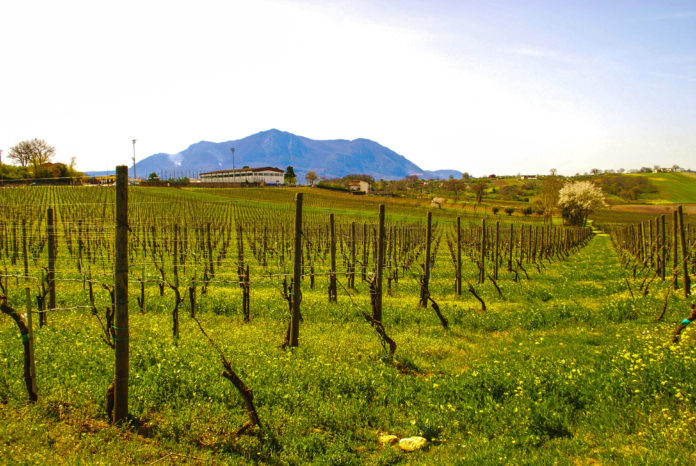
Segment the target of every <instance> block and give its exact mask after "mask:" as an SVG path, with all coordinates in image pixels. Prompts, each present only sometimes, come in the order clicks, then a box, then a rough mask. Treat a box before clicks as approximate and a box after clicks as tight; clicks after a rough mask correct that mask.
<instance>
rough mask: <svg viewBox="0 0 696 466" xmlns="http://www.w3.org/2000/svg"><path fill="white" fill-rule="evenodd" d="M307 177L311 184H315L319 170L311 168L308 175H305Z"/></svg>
mask: <svg viewBox="0 0 696 466" xmlns="http://www.w3.org/2000/svg"><path fill="white" fill-rule="evenodd" d="M305 178H306V179H307V183H309V184H310V186H314V182H315V181H317V178H318V177H317V172H315V171H314V170H310V171H308V172H307V175H306V176H305Z"/></svg>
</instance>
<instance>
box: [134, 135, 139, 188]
mask: <svg viewBox="0 0 696 466" xmlns="http://www.w3.org/2000/svg"><path fill="white" fill-rule="evenodd" d="M135 141H136V140H135V139H133V179H137V178H138V176H137V175H136V174H135Z"/></svg>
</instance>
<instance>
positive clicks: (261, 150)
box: [89, 128, 461, 182]
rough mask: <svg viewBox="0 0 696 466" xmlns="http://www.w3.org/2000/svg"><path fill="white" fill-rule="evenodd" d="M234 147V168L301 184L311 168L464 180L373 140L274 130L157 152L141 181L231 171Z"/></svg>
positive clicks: (330, 173)
mask: <svg viewBox="0 0 696 466" xmlns="http://www.w3.org/2000/svg"><path fill="white" fill-rule="evenodd" d="M233 147H234V149H235V151H234V167H235V168H241V167H243V166H250V167H258V166H274V167H278V168H282V169H285V168H286V167H287V166H290V165H291V166H292V167H293V168H294V170H295V173H296V174H297V180H298V182H303V181H304V177H305V175H306V174H307V172H308V171H310V170H313V171H314V172H316V173H317V175H318V176H319V177H326V178H340V177H343V176H346V175H350V174H366V175H371V176H372V177H373V178H375V179H385V180H395V179H402V178H405V177H406V176H409V175H417V176H418V177H419V178H447V177H448V176H450V175H452V176H455V177H460V176H461V172H459V171H457V170H435V171H429V170H423V169H421V168H420V167H419V166H418V165H416V164H415V163H413V162H411V161H410V160H408V159H407V158H406V157H404V156H403V155H400V154H398V153H396V152H395V151H393V150H391V149H389V148H388V147H386V146H383V145H381V144H379V143H378V142H376V141H372V140H370V139H366V138H357V139H353V140H348V139H327V140H315V139H310V138H308V137H305V136H298V135H295V134H293V133H289V132H287V131H281V130H278V129H275V128H273V129H270V130H266V131H261V132H258V133H255V134H252V135H250V136H247V137H245V138H242V139H237V140H230V141H223V142H217V143H216V142H210V141H198V142H196V143H193V144H191V145H189V146H188V147H187V148H186V149H184V150H182V151H180V152H177V153H175V154H167V153H163V152H160V153H157V154H152V155H150V156H149V157H146V158H144V159H143V160H140V161H139V162H138V163H137V164H136V172H137V173H138V174H140V178H146V177H147V176H148V175H149V174H150V173H153V172H154V173H157V174H158V176H159V177H160V178H178V177H183V176H188V177H192V176H196V175H197V174H198V173H201V172H207V171H215V170H225V169H231V168H232V165H233V154H232V150H231V149H232V148H233ZM89 174H92V175H95V174H101V172H90V173H89ZM129 175H130V176H133V167H130V168H129Z"/></svg>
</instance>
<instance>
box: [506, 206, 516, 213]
mask: <svg viewBox="0 0 696 466" xmlns="http://www.w3.org/2000/svg"><path fill="white" fill-rule="evenodd" d="M514 211H515V209H514V208H513V207H506V208H505V213H506V214H508V215H512V213H513V212H514Z"/></svg>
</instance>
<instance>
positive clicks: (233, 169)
mask: <svg viewBox="0 0 696 466" xmlns="http://www.w3.org/2000/svg"><path fill="white" fill-rule="evenodd" d="M230 150H231V151H232V170H234V147H233V148H232V149H230Z"/></svg>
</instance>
